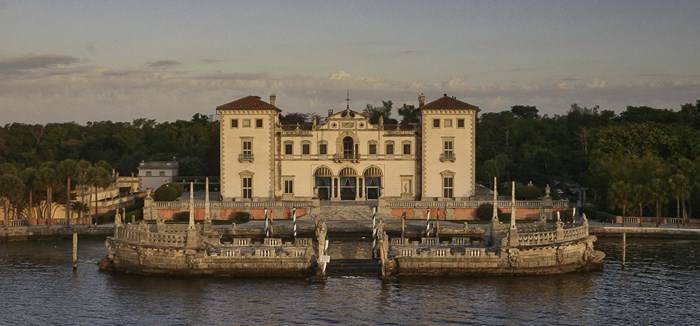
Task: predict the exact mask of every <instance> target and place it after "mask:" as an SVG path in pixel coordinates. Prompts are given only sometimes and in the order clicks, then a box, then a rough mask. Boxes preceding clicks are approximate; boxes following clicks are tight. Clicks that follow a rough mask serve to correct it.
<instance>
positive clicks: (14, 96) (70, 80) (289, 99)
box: [0, 56, 700, 125]
mask: <svg viewBox="0 0 700 326" xmlns="http://www.w3.org/2000/svg"><path fill="white" fill-rule="evenodd" d="M84 61H85V60H82V59H78V58H74V57H70V56H23V57H15V58H0V73H1V72H2V71H9V70H10V69H12V71H14V72H16V74H11V75H7V74H6V75H3V78H0V112H2V115H0V125H2V124H5V123H10V122H13V121H20V122H29V123H46V122H53V121H77V122H80V123H84V122H86V121H95V120H116V121H131V120H133V119H136V118H142V117H143V118H152V119H157V120H160V121H163V120H174V119H189V117H191V116H192V115H193V114H194V113H198V112H199V113H205V114H210V113H214V108H215V107H216V106H218V105H221V104H223V103H227V102H229V101H232V100H235V99H237V98H240V97H243V96H246V95H251V94H255V95H259V96H261V97H263V98H266V95H267V94H271V93H276V94H277V105H278V106H279V107H280V108H282V110H284V111H285V112H315V113H317V114H321V115H325V114H326V112H327V110H328V109H334V110H339V109H342V108H344V107H345V97H346V90H350V99H351V102H350V107H351V108H353V109H355V110H362V109H363V108H364V106H365V104H367V103H370V104H374V105H379V104H381V101H382V100H392V101H393V102H394V103H396V105H397V106H400V105H401V104H403V103H406V104H416V102H417V98H418V95H419V94H421V93H424V94H425V95H426V97H427V99H428V100H429V101H430V100H433V99H435V98H438V97H440V96H442V94H443V93H447V94H448V95H450V96H456V97H457V98H458V99H460V100H462V101H465V102H468V103H471V104H474V105H476V106H479V107H480V108H481V109H482V112H497V111H502V110H507V109H508V108H510V106H512V105H518V104H524V105H535V106H537V107H538V109H539V111H540V112H541V113H542V114H550V115H552V114H565V113H566V111H567V110H568V109H569V107H570V105H571V103H574V102H576V103H578V104H580V105H583V106H593V105H600V106H601V107H602V108H605V109H615V110H618V111H619V110H622V109H624V108H625V107H626V106H627V105H635V106H638V105H649V106H653V107H658V108H677V107H680V105H681V104H683V103H688V102H695V100H696V99H697V98H698V95H697V94H700V78H697V77H695V78H694V77H684V76H677V77H675V78H661V79H643V80H635V81H631V82H628V83H624V84H622V83H614V84H611V83H610V82H607V81H605V80H603V79H601V78H598V79H596V78H578V79H575V78H566V77H563V78H555V77H549V78H548V77H540V78H537V79H527V78H524V77H522V76H520V77H519V79H518V80H517V82H511V80H510V78H511V77H512V76H509V77H508V79H503V80H502V81H501V82H500V83H490V84H479V81H478V80H473V81H471V80H470V82H469V83H466V82H465V80H463V79H462V77H460V76H446V77H445V78H444V79H443V80H395V79H390V78H384V77H381V76H362V75H355V74H352V73H350V72H347V71H344V70H337V71H335V72H331V73H329V74H328V75H302V74H290V75H275V74H273V73H269V72H255V71H252V72H251V71H237V72H236V71H234V72H220V73H215V74H196V73H193V72H183V71H178V70H175V69H153V68H151V66H150V65H148V66H137V67H131V68H119V69H113V68H110V67H103V66H97V65H87V64H81V63H83V62H84ZM161 67H163V66H161ZM165 67H172V65H171V66H168V65H166V66H165ZM28 76H29V77H31V78H29V77H28ZM394 115H395V116H396V113H395V112H394Z"/></svg>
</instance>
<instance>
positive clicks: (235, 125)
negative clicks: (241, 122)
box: [231, 119, 238, 128]
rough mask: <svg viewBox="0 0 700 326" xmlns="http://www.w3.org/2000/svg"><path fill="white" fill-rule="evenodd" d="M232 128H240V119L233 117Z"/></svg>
mask: <svg viewBox="0 0 700 326" xmlns="http://www.w3.org/2000/svg"><path fill="white" fill-rule="evenodd" d="M231 128H238V119H231Z"/></svg>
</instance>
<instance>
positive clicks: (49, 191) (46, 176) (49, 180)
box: [37, 162, 57, 225]
mask: <svg viewBox="0 0 700 326" xmlns="http://www.w3.org/2000/svg"><path fill="white" fill-rule="evenodd" d="M56 180H57V178H56V169H54V163H53V162H46V163H44V164H42V165H41V168H39V170H38V171H37V181H38V182H39V183H40V184H42V185H43V186H44V187H46V215H45V217H46V224H47V225H48V224H51V217H52V216H51V215H52V214H51V213H52V211H51V210H52V206H51V205H52V202H53V188H54V184H55V183H56Z"/></svg>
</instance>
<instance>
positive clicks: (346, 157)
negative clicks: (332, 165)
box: [333, 153, 360, 163]
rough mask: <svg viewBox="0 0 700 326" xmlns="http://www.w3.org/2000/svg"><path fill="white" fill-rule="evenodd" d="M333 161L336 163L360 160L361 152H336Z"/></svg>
mask: <svg viewBox="0 0 700 326" xmlns="http://www.w3.org/2000/svg"><path fill="white" fill-rule="evenodd" d="M333 161H335V162H336V163H340V162H343V161H351V162H355V163H357V162H359V161H360V154H358V153H343V154H335V155H333Z"/></svg>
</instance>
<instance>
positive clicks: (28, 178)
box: [20, 167, 39, 220]
mask: <svg viewBox="0 0 700 326" xmlns="http://www.w3.org/2000/svg"><path fill="white" fill-rule="evenodd" d="M36 176H37V174H36V169H35V168H33V167H28V168H25V169H24V170H22V171H21V172H20V177H21V178H22V181H23V183H24V186H25V191H26V192H27V194H28V197H29V198H28V199H29V202H28V203H27V219H29V220H33V219H34V191H36V190H38V189H39V187H38V186H39V182H37V178H36Z"/></svg>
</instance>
